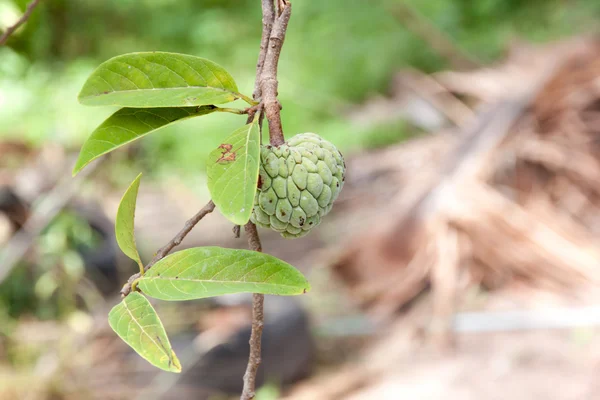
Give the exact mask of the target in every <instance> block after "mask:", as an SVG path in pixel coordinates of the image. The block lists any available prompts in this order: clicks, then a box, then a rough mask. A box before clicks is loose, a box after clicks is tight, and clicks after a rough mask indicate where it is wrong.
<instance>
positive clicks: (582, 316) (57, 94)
mask: <svg viewBox="0 0 600 400" xmlns="http://www.w3.org/2000/svg"><path fill="white" fill-rule="evenodd" d="M293 4H294V5H293V7H294V8H293V14H292V19H291V22H290V25H289V30H288V34H287V38H286V43H285V46H284V48H283V52H282V56H281V60H280V68H279V80H280V84H279V94H280V100H281V103H282V104H283V110H282V119H283V126H284V131H285V133H286V135H287V136H288V137H291V136H293V135H295V134H297V133H302V132H317V133H319V134H320V135H322V136H323V137H325V138H326V139H328V140H330V141H332V142H333V143H335V144H336V145H337V146H338V148H339V149H340V150H341V151H342V153H343V154H344V155H345V157H346V162H347V165H348V172H347V181H346V185H345V187H344V190H343V191H342V194H341V196H340V198H339V199H338V200H337V202H336V205H335V206H334V208H333V211H332V212H331V214H329V215H328V218H326V219H325V220H324V222H323V223H322V224H321V225H320V226H319V227H318V228H317V229H315V230H314V231H313V232H312V233H311V234H310V235H309V236H307V237H304V238H301V239H295V240H285V239H282V238H281V237H280V236H279V235H278V234H277V233H275V232H268V231H264V230H262V231H260V233H261V237H262V240H263V248H264V250H265V251H266V252H268V253H270V254H273V255H275V256H277V257H280V258H282V259H283V260H285V261H287V262H289V263H291V264H293V265H295V266H296V267H298V268H299V269H301V270H302V271H303V272H304V273H305V274H306V275H307V276H308V278H309V280H310V281H311V283H312V286H313V290H312V291H311V292H310V293H309V294H308V295H306V296H300V297H294V298H281V297H274V296H267V299H266V318H267V321H266V326H265V332H264V336H263V351H264V356H263V364H262V366H261V371H260V374H259V381H260V382H261V384H262V387H261V389H260V391H259V392H258V394H257V399H259V400H267V399H280V398H281V399H293V400H300V399H319V400H321V399H331V400H334V399H352V400H359V399H360V400H362V399H365V400H366V399H398V398H405V399H418V400H421V399H423V400H426V399H427V400H429V399H441V398H445V399H449V400H459V399H460V400H462V399H506V398H511V399H513V400H529V399H537V398H540V399H549V400H571V399H573V400H584V399H585V400H587V399H598V398H600V385H599V384H598V382H597V379H595V378H596V376H597V374H598V373H600V336H599V330H598V325H599V324H600V290H599V288H600V286H599V283H600V265H599V263H600V247H599V244H600V140H599V139H600V39H599V38H598V37H597V36H595V35H596V34H597V33H598V27H599V25H598V23H599V22H600V2H598V1H597V0H529V1H524V0H479V1H469V0H430V1H427V2H424V1H418V0H407V1H401V0H379V1H369V2H367V1H358V0H328V1H319V2H317V1H299V0H297V1H295V2H294V3H293ZM26 5H27V1H26V0H0V31H2V30H4V29H6V27H8V26H10V25H12V24H13V23H14V22H15V21H16V20H17V19H18V18H19V16H20V15H21V14H22V13H23V11H24V10H25V7H26ZM260 33H261V14H260V6H259V2H258V0H253V1H251V0H221V1H216V0H177V1H175V0H103V1H92V0H80V1H75V0H45V1H42V2H41V4H40V5H39V6H38V7H37V8H36V9H35V11H34V12H33V14H32V16H31V18H30V19H29V21H28V22H27V24H26V25H24V26H23V27H22V28H20V29H19V30H17V31H16V32H15V33H14V34H13V35H12V36H11V37H10V39H9V40H8V42H7V43H6V46H0V399H2V400H4V399H7V400H12V399H32V400H37V399H44V400H46V399H53V400H54V399H78V400H79V399H125V398H127V399H137V398H140V399H145V400H148V399H175V398H177V399H211V400H218V399H229V398H232V399H233V398H236V397H237V396H239V392H240V391H241V384H242V375H243V371H244V369H245V365H246V361H247V356H248V337H249V333H250V309H249V303H250V301H251V299H250V298H249V297H248V296H224V297H222V298H216V299H210V300H206V301H197V302H186V303H166V302H153V304H155V306H156V308H157V310H158V312H159V314H160V315H161V317H162V319H163V322H164V323H165V327H166V329H167V332H168V333H169V336H170V337H171V341H172V344H173V346H174V348H175V351H176V353H177V354H178V356H179V358H180V359H181V361H182V364H183V370H184V372H183V373H182V374H179V375H175V374H169V373H163V372H159V371H158V370H156V369H154V368H153V367H151V366H150V365H149V364H148V363H146V362H145V361H144V360H142V359H141V358H140V357H139V356H137V355H136V354H134V353H133V352H132V351H131V350H130V349H129V348H128V347H127V346H126V345H125V344H123V343H122V342H121V341H120V340H119V339H118V337H117V336H116V335H115V334H114V333H113V332H112V331H111V330H110V328H109V327H108V324H107V322H106V316H107V313H108V311H109V310H110V308H111V307H112V306H113V305H114V304H116V303H117V302H118V301H119V295H118V292H119V290H120V288H121V286H122V285H123V284H124V283H125V282H126V280H127V278H128V277H129V276H130V275H131V274H133V273H135V271H136V266H135V265H132V263H130V262H129V261H128V259H127V258H126V257H124V256H122V255H121V254H120V253H119V251H118V248H117V246H116V242H115V239H114V233H113V231H114V225H113V224H114V216H115V213H116V208H117V205H118V202H119V200H120V198H121V196H122V194H123V192H124V191H125V189H126V187H127V186H128V185H129V183H130V182H131V181H132V180H133V179H134V178H135V177H136V176H137V174H138V173H139V172H143V173H144V178H143V180H142V186H141V189H140V195H139V198H138V210H137V215H136V234H137V237H138V239H137V241H138V244H139V246H140V248H141V250H142V258H143V259H144V260H145V261H146V262H147V261H148V260H150V258H151V257H152V255H153V253H154V252H155V251H156V250H157V249H158V248H160V247H161V246H162V245H164V244H165V243H166V242H167V241H168V240H170V239H171V238H172V237H173V236H174V235H175V234H176V233H177V232H178V231H179V230H180V229H181V227H182V226H183V224H184V222H185V220H186V219H187V218H189V217H191V216H192V215H193V214H194V213H195V212H196V211H197V210H198V209H200V208H201V207H202V206H203V205H204V204H205V203H206V202H207V201H208V199H209V195H208V191H207V189H206V177H205V172H204V171H205V159H206V157H207V155H208V153H209V152H210V151H211V150H212V149H214V148H215V147H216V146H218V144H219V143H220V141H221V138H222V137H223V136H224V135H227V134H229V133H230V132H231V131H233V130H234V129H235V128H236V127H239V126H240V124H242V123H243V119H242V117H239V116H236V115H229V114H227V115H225V114H222V113H219V115H215V114H212V115H208V116H206V117H203V118H197V119H192V120H188V121H185V122H182V123H178V124H176V125H174V126H170V127H168V128H165V129H163V130H161V131H159V132H156V133H153V134H152V135H149V136H148V137H146V138H145V139H144V140H142V141H138V142H136V143H134V144H132V145H129V146H127V147H126V148H124V149H121V150H119V151H116V152H114V153H112V154H110V155H109V156H105V157H103V158H102V159H101V160H99V161H98V162H95V163H93V164H91V165H90V166H88V167H87V168H86V170H84V173H82V174H80V175H79V176H78V177H77V178H75V179H73V178H71V173H70V171H71V169H72V165H73V163H74V160H75V158H76V156H77V154H78V149H79V147H80V146H81V144H82V143H83V141H84V140H85V139H86V138H87V137H88V136H89V134H90V133H91V132H92V130H93V129H94V128H95V127H96V126H97V125H98V124H100V123H101V122H102V121H103V120H104V119H105V118H107V117H108V116H109V115H110V114H111V113H112V112H114V111H115V109H110V108H94V107H83V106H81V105H79V104H78V103H77V100H76V97H77V93H78V91H79V89H80V88H81V86H82V84H83V82H84V81H85V79H86V77H87V76H88V75H89V74H90V73H91V72H92V70H93V69H94V68H95V67H96V66H97V65H98V64H100V63H101V62H103V61H105V60H107V59H108V58H110V57H113V56H116V55H119V54H122V53H127V52H135V51H152V50H159V51H172V52H181V53H189V54H193V55H197V56H201V57H205V58H208V59H211V60H213V61H215V62H217V63H219V64H220V65H222V66H223V67H225V68H226V69H227V70H228V71H229V72H230V73H231V74H232V75H233V76H234V77H235V79H236V81H237V82H238V84H239V86H240V90H241V92H243V93H248V94H250V93H251V92H252V88H253V85H254V74H255V64H256V59H257V55H258V46H259V42H260ZM234 105H235V106H238V105H237V104H234ZM203 245H218V246H223V247H239V248H244V247H246V242H245V238H244V236H243V235H242V238H239V239H236V238H235V237H234V234H233V233H232V226H231V225H230V224H229V223H228V222H227V221H226V220H225V218H223V217H222V216H221V215H219V214H218V212H215V213H213V214H211V215H209V216H208V217H207V218H205V219H204V220H203V221H202V222H201V223H200V224H199V225H198V227H197V228H196V229H195V230H194V231H193V233H192V234H191V235H189V236H188V237H187V238H186V240H185V241H184V243H183V244H182V246H181V247H182V248H183V247H191V246H203Z"/></svg>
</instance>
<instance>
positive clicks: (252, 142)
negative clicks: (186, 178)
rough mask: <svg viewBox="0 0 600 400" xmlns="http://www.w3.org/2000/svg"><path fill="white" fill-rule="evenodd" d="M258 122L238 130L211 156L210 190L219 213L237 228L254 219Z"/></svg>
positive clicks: (258, 157)
mask: <svg viewBox="0 0 600 400" xmlns="http://www.w3.org/2000/svg"><path fill="white" fill-rule="evenodd" d="M259 162H260V129H259V127H258V121H257V120H255V121H254V122H252V123H250V124H248V125H246V126H244V127H242V128H240V129H238V130H236V131H235V132H233V133H232V134H231V135H230V136H229V137H228V138H226V139H225V140H224V141H223V143H221V145H220V146H219V147H218V148H216V149H215V150H213V151H212V152H211V153H210V154H209V156H208V164H207V170H206V174H207V175H208V190H209V191H210V194H211V197H212V200H213V201H214V203H215V204H216V205H217V207H218V208H219V211H221V213H222V214H223V215H224V216H225V218H227V219H229V220H230V221H231V222H233V223H234V224H236V225H244V224H246V223H247V222H248V221H249V220H250V215H251V214H252V207H253V206H254V196H255V194H256V186H257V184H258V169H259Z"/></svg>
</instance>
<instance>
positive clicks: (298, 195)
mask: <svg viewBox="0 0 600 400" xmlns="http://www.w3.org/2000/svg"><path fill="white" fill-rule="evenodd" d="M260 158H261V160H260V176H259V180H258V190H257V191H256V197H255V199H254V209H253V210H252V216H251V218H250V219H251V221H252V222H254V223H255V224H256V225H258V226H262V227H263V228H271V229H273V230H275V231H277V232H280V233H281V236H283V237H285V238H297V237H301V236H304V235H306V234H307V233H308V232H309V231H310V230H311V229H312V228H314V227H315V226H317V225H319V223H320V222H321V218H323V216H325V215H326V214H327V213H328V212H329V211H330V210H331V207H332V205H333V202H334V201H335V200H336V199H337V197H338V195H339V194H340V191H341V190H342V187H343V186H344V175H345V173H346V164H345V162H344V158H343V157H342V154H341V153H340V152H339V151H338V149H337V148H336V147H335V146H334V145H333V144H332V143H330V142H328V141H327V140H324V139H322V138H321V137H320V136H319V135H316V134H314V133H302V134H299V135H296V136H294V137H293V138H291V139H290V140H288V141H287V142H286V143H284V144H282V145H281V146H278V147H273V146H270V145H269V146H262V147H261V153H260Z"/></svg>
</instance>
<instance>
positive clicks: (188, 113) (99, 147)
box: [73, 106, 216, 176]
mask: <svg viewBox="0 0 600 400" xmlns="http://www.w3.org/2000/svg"><path fill="white" fill-rule="evenodd" d="M215 110H216V107H214V106H202V107H168V108H122V109H120V110H119V111H117V112H115V113H114V114H113V115H111V116H110V117H108V118H107V119H106V121H104V122H103V123H102V125H100V126H99V127H98V128H96V130H95V131H94V132H92V134H91V136H90V137H89V138H88V139H87V140H86V142H85V143H84V144H83V146H82V147H81V151H80V152H79V157H78V158H77V162H76V163H75V167H73V176H75V175H77V173H79V171H81V170H82V169H83V168H84V167H85V166H86V165H88V164H89V163H90V162H92V161H94V160H95V159H97V158H98V157H100V156H102V155H104V154H106V153H110V152H111V151H113V150H115V149H118V148H119V147H121V146H124V145H126V144H128V143H131V142H133V141H135V140H137V139H139V138H142V137H144V136H146V135H148V134H149V133H152V132H154V131H157V130H159V129H161V128H164V127H166V126H168V125H171V124H172V123H174V122H178V121H183V120H185V119H188V118H192V117H199V116H201V115H206V114H210V113H212V112H214V111H215Z"/></svg>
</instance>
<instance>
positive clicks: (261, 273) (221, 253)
mask: <svg viewBox="0 0 600 400" xmlns="http://www.w3.org/2000/svg"><path fill="white" fill-rule="evenodd" d="M137 285H138V288H140V289H141V290H142V291H143V292H144V293H145V294H147V295H148V296H152V297H155V298H157V299H162V300H191V299H200V298H204V297H213V296H220V295H224V294H231V293H263V294H276V295H283V296H291V295H297V294H302V293H306V292H308V291H309V290H310V284H309V283H308V281H307V280H306V278H304V276H303V275H302V274H301V273H300V271H298V270H297V269H295V268H294V267H292V266H291V265H290V264H288V263H286V262H284V261H281V260H279V259H277V258H275V257H273V256H270V255H268V254H264V253H259V252H256V251H250V250H236V249H225V248H221V247H196V248H191V249H186V250H183V251H179V252H177V253H173V254H171V255H170V256H167V257H165V258H163V259H162V260H160V261H159V262H157V263H156V264H154V266H153V267H152V268H151V269H149V270H148V271H147V272H146V274H145V275H144V276H143V277H141V278H139V279H138V280H137Z"/></svg>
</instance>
